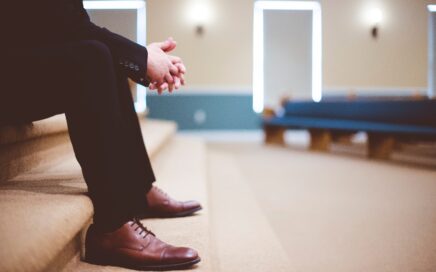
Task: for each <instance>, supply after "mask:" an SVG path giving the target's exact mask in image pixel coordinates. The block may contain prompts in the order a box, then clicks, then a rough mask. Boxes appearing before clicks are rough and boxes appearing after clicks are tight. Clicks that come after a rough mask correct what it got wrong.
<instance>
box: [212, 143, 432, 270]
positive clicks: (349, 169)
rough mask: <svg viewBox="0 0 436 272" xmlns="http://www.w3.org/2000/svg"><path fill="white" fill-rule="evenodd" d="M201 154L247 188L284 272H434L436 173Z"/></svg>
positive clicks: (390, 165)
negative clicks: (276, 244) (233, 172)
mask: <svg viewBox="0 0 436 272" xmlns="http://www.w3.org/2000/svg"><path fill="white" fill-rule="evenodd" d="M209 148H210V149H211V150H215V151H219V152H220V153H221V154H226V156H228V158H229V159H230V158H231V159H232V161H234V164H235V166H236V167H237V168H239V170H240V171H239V172H240V173H242V176H243V178H244V179H245V180H247V181H249V184H250V185H251V188H252V191H253V192H254V194H255V196H256V199H257V200H258V203H259V205H260V206H261V209H262V210H263V211H264V212H265V214H266V216H267V218H268V220H269V221H270V223H271V225H272V228H273V229H274V231H275V233H276V234H277V236H278V237H279V239H280V240H281V242H282V245H283V247H284V248H285V250H286V252H287V255H288V257H289V259H290V262H291V268H290V271H313V272H318V271H319V272H329V271H332V272H333V271H334V272H341V271H347V272H349V271H353V272H356V271H371V272H388V271H395V272H401V271H404V272H411V271H436V169H434V168H433V169H432V168H431V167H429V165H428V164H426V165H425V167H419V166H417V165H414V164H413V163H412V164H405V163H396V162H380V161H371V160H368V159H366V158H365V157H364V156H363V155H362V156H359V155H355V156H354V155H353V156H348V155H338V154H333V155H332V154H322V153H314V152H308V151H304V150H301V149H296V148H280V147H267V146H263V145H262V144H258V143H245V144H240V143H238V144H236V143H234V144H232V143H213V144H209ZM239 201H243V196H241V198H240V199H239ZM235 205H236V203H235Z"/></svg>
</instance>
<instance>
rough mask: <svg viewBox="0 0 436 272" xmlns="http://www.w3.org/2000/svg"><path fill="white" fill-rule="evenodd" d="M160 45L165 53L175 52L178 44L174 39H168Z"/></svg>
mask: <svg viewBox="0 0 436 272" xmlns="http://www.w3.org/2000/svg"><path fill="white" fill-rule="evenodd" d="M158 44H159V47H160V49H162V51H164V52H165V53H168V52H171V51H173V50H174V49H175V48H176V46H177V43H176V42H175V41H174V40H173V39H172V38H168V39H167V40H166V41H164V42H161V43H158Z"/></svg>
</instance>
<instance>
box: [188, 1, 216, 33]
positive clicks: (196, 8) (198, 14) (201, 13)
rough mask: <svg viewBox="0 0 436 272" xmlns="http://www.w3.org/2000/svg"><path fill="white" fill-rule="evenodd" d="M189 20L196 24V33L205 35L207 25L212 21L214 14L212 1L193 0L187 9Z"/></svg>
mask: <svg viewBox="0 0 436 272" xmlns="http://www.w3.org/2000/svg"><path fill="white" fill-rule="evenodd" d="M187 11H188V12H187V15H188V20H189V21H190V22H191V23H192V24H193V25H194V31H195V34H196V35H197V36H199V37H201V36H203V35H204V32H205V25H206V24H207V23H209V22H210V21H211V18H212V14H211V8H210V3H209V1H207V0H195V1H192V2H191V5H189V6H188V10H187Z"/></svg>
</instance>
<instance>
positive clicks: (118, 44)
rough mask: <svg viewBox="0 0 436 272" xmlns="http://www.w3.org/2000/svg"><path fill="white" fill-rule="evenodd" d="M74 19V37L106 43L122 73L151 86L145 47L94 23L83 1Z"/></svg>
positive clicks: (79, 4) (78, 3)
mask: <svg viewBox="0 0 436 272" xmlns="http://www.w3.org/2000/svg"><path fill="white" fill-rule="evenodd" d="M76 16H77V17H76ZM74 17H75V18H74V19H73V20H71V21H70V22H74V24H73V25H74V27H71V28H70V30H71V31H72V32H71V35H72V36H74V37H75V38H76V39H87V40H97V41H100V42H102V43H104V44H105V45H106V46H108V47H109V50H110V51H111V53H112V56H113V58H114V62H115V64H116V65H117V66H118V68H119V70H120V71H122V72H124V73H125V74H126V75H127V76H128V77H129V78H130V79H132V80H133V81H135V82H136V83H139V84H141V85H144V86H148V85H149V84H150V82H149V80H148V79H147V59H148V53H147V49H146V48H145V47H144V46H142V45H139V44H137V43H135V42H133V41H131V40H129V39H127V38H125V37H123V36H121V35H118V34H115V33H113V32H111V31H109V30H108V29H106V28H104V27H99V26H97V25H95V24H94V23H92V22H91V20H90V18H89V16H88V14H87V12H86V11H85V9H84V8H83V3H82V1H81V0H78V2H76V7H75V12H74Z"/></svg>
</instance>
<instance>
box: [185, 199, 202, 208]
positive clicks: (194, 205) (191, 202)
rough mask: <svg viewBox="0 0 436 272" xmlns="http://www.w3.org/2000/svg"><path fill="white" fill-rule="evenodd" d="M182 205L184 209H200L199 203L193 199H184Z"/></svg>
mask: <svg viewBox="0 0 436 272" xmlns="http://www.w3.org/2000/svg"><path fill="white" fill-rule="evenodd" d="M183 207H184V209H185V210H201V208H202V207H201V204H200V202H198V201H195V200H189V201H185V202H184V203H183Z"/></svg>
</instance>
